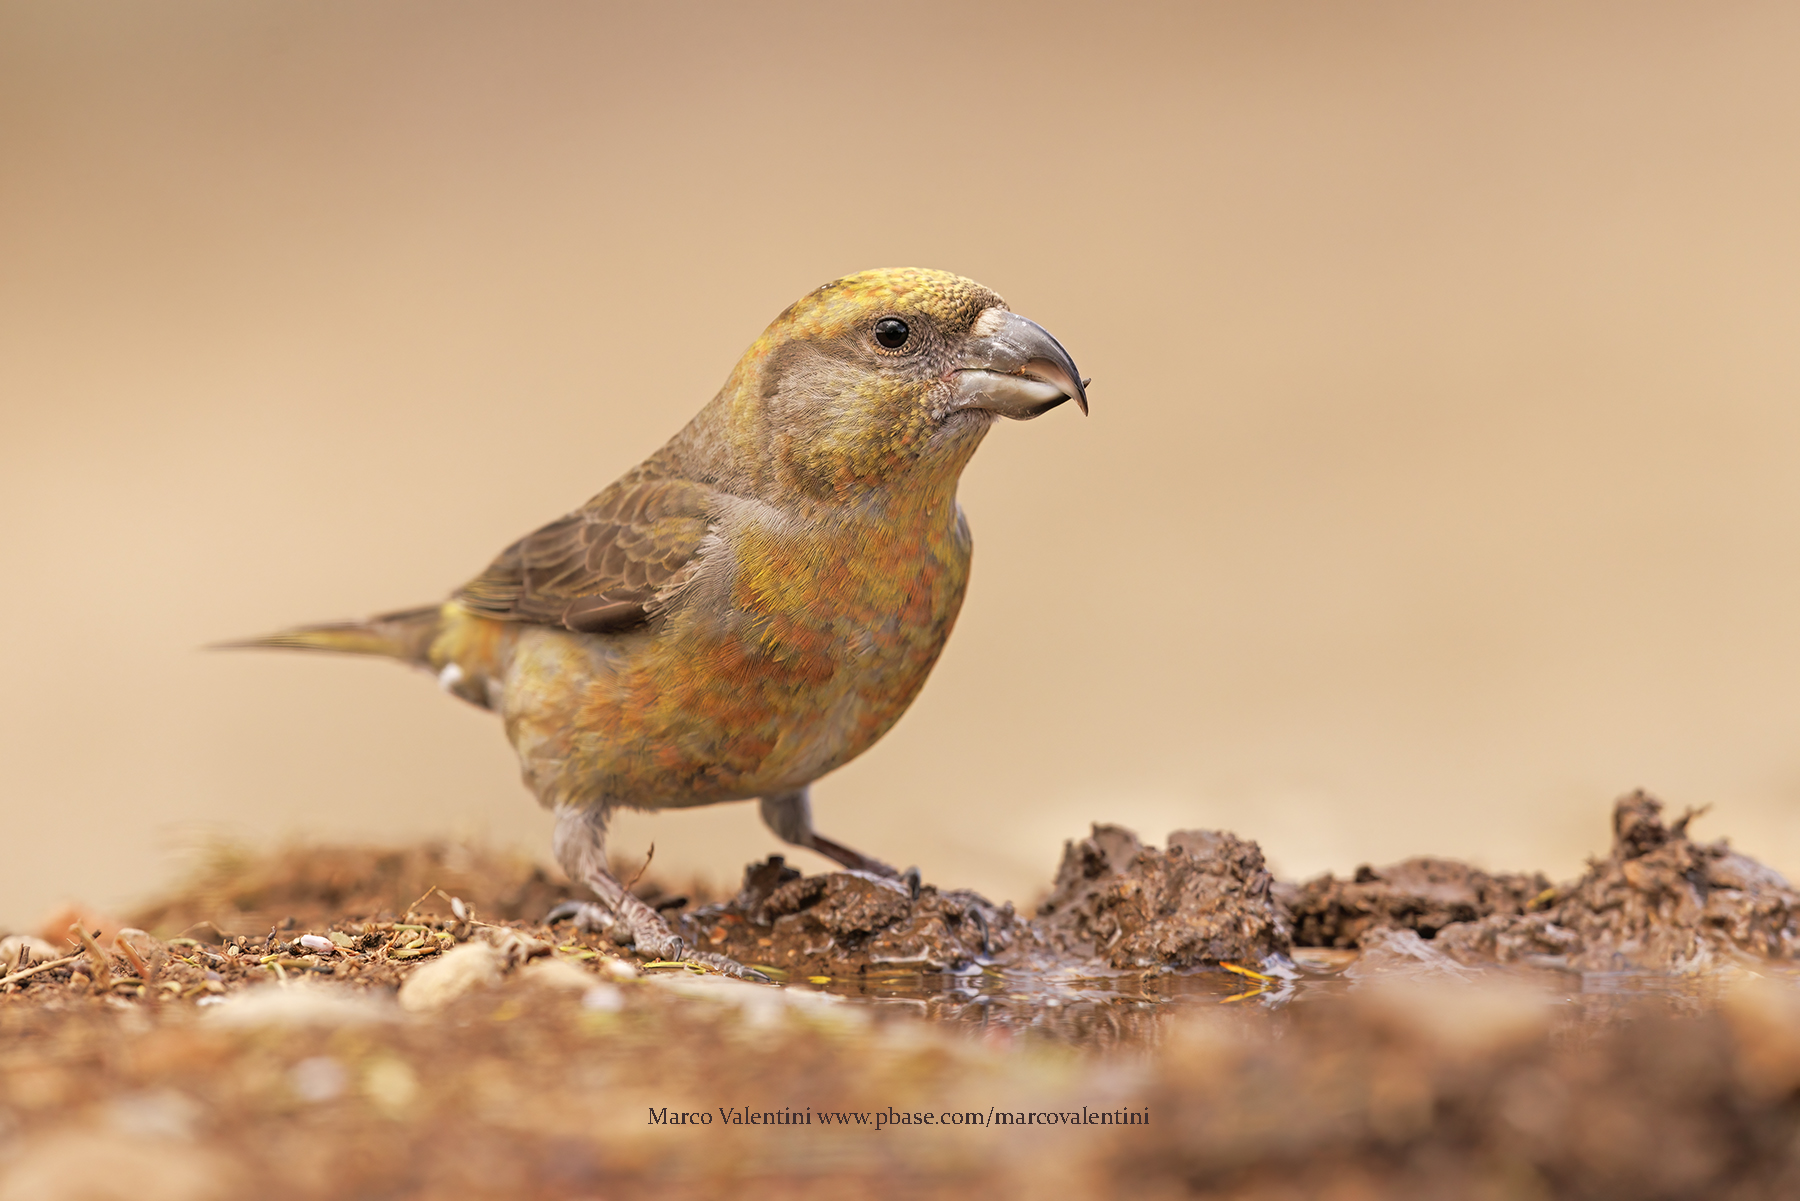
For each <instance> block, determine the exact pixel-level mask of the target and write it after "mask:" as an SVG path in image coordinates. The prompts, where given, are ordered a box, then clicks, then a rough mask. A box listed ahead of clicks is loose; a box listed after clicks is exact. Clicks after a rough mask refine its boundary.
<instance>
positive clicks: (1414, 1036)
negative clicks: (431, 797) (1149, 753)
mask: <svg viewBox="0 0 1800 1201" xmlns="http://www.w3.org/2000/svg"><path fill="white" fill-rule="evenodd" d="M1690 816H1691V815H1690ZM1688 823H1689V818H1688V817H1684V818H1681V819H1679V820H1677V821H1674V822H1672V823H1670V822H1666V821H1665V820H1664V819H1663V816H1662V810H1661V806H1660V805H1659V804H1658V803H1657V802H1656V801H1655V800H1654V799H1652V798H1650V797H1647V796H1644V795H1642V794H1633V795H1632V796H1629V797H1626V798H1623V799H1622V800H1621V801H1620V802H1619V803H1618V806H1617V807H1616V809H1615V823H1614V824H1615V840H1614V845H1613V847H1612V849H1611V852H1610V853H1609V854H1608V856H1607V857H1606V858H1604V859H1599V860H1596V861H1595V862H1593V863H1592V864H1590V866H1589V869H1588V871H1587V872H1586V873H1585V874H1584V875H1583V876H1582V877H1581V878H1580V879H1578V880H1575V881H1571V882H1569V883H1567V884H1563V885H1557V886H1554V887H1551V886H1549V885H1548V884H1547V883H1546V882H1544V881H1543V880H1542V879H1541V878H1540V877H1536V876H1532V875H1529V874H1518V875H1510V876H1509V875H1492V874H1488V873H1484V872H1480V871H1477V870H1475V869H1473V868H1470V867H1468V866H1466V865H1462V864H1456V863H1452V862H1449V861H1445V860H1419V859H1415V860H1409V861H1407V862H1406V863H1403V864H1399V865H1395V866H1394V867H1390V868H1381V869H1364V870H1361V871H1359V872H1357V873H1356V876H1355V878H1354V879H1352V880H1349V881H1338V880H1334V879H1332V878H1330V877H1324V878H1321V879H1319V880H1314V881H1309V882H1307V883H1305V884H1302V885H1280V884H1278V883H1276V882H1275V881H1273V880H1272V879H1271V878H1270V875H1269V872H1268V870H1267V868H1266V866H1265V865H1264V863H1263V860H1262V856H1261V853H1260V851H1259V849H1258V848H1257V847H1256V845H1255V844H1254V843H1253V842H1249V841H1247V840H1244V839H1241V838H1238V837H1236V836H1233V835H1230V834H1225V833H1217V832H1196V831H1186V832H1179V831H1178V832H1176V833H1175V834H1172V835H1170V837H1169V838H1168V839H1167V840H1166V846H1165V847H1163V848H1157V847H1154V846H1146V845H1145V844H1143V843H1142V842H1141V841H1140V840H1139V839H1138V838H1137V837H1136V835H1134V834H1132V833H1131V832H1130V831H1127V830H1124V829H1122V828H1119V827H1116V826H1105V825H1097V826H1095V827H1094V829H1093V830H1092V832H1091V833H1090V834H1089V835H1088V836H1087V837H1086V838H1083V839H1079V840H1075V841H1072V842H1071V843H1070V844H1068V846H1067V847H1066V848H1065V851H1064V855H1063V861H1062V864H1061V866H1060V868H1059V870H1058V872H1057V875H1056V878H1055V881H1054V883H1053V885H1052V887H1051V889H1050V891H1049V894H1048V896H1047V898H1046V900H1045V901H1044V902H1043V904H1042V905H1041V906H1040V907H1039V908H1038V910H1037V911H1036V912H1035V913H1034V914H1032V915H1031V916H1029V917H1025V916H1022V915H1020V914H1018V913H1015V912H1014V910H1013V909H1012V907H1011V906H1008V905H995V904H993V903H992V902H989V901H987V900H986V899H984V898H982V897H979V896H977V895H976V894H974V893H971V892H968V891H966V890H954V889H940V888H936V887H933V886H930V885H926V886H924V887H921V888H920V889H919V890H918V892H917V894H916V895H914V893H913V892H912V890H911V889H910V888H909V887H908V886H906V885H905V884H900V883H896V882H894V881H889V880H885V879H880V878H876V877H870V876H863V875H859V874H857V873H851V872H833V873H828V874H824V875H819V876H810V877H807V876H801V875H800V874H799V873H797V872H795V871H793V870H792V869H791V868H789V867H788V866H787V865H786V864H785V863H784V862H782V861H781V860H780V859H779V858H772V859H770V860H768V861H765V862H763V863H760V864H755V865H752V867H751V868H750V869H749V870H748V871H747V872H746V878H745V882H744V886H743V887H742V889H740V891H739V893H738V894H737V895H736V896H734V897H732V898H729V899H726V900H721V901H718V902H712V903H709V902H707V900H706V898H704V897H702V896H699V895H698V894H695V893H693V892H692V891H691V890H690V891H688V892H687V893H686V895H685V896H678V895H676V894H675V893H674V892H673V891H671V890H667V889H664V888H658V887H656V886H652V885H640V886H639V891H640V894H641V895H645V896H646V897H647V898H649V899H651V900H652V903H654V904H659V905H663V906H665V907H666V910H665V911H666V913H667V915H668V916H669V917H670V918H671V920H673V921H674V922H676V923H677V924H678V925H679V926H680V927H681V929H682V931H683V932H684V934H685V935H686V936H687V937H689V938H690V939H691V940H692V941H693V942H694V944H695V945H696V946H699V947H701V948H703V949H707V950H716V951H721V952H723V953H725V954H727V955H730V956H733V957H735V958H737V959H739V960H740V961H741V962H746V963H755V964H759V965H761V966H762V967H763V969H764V970H765V971H766V973H767V974H768V975H770V976H771V977H773V978H775V979H776V980H778V981H780V982H781V983H780V984H779V985H778V986H771V985H768V984H757V983H749V982H743V981H737V980H730V979H726V978H724V977H721V976H717V975H713V974H708V973H704V972H697V971H694V970H690V969H687V968H682V967H677V966H669V967H663V966H658V965H656V964H647V963H645V962H643V961H642V959H641V958H640V957H638V956H635V955H633V954H631V953H630V952H629V950H626V949H622V948H619V947H616V946H613V945H612V944H611V943H610V941H608V940H606V939H605V938H603V937H600V936H595V935H588V934H582V933H579V932H577V931H575V930H574V928H573V927H572V926H571V925H568V924H560V925H558V926H556V927H554V928H552V927H547V926H544V925H543V924H541V921H540V917H541V915H542V914H543V913H544V912H545V911H547V910H548V909H549V908H550V907H551V906H552V905H553V904H554V903H555V902H556V901H558V900H561V899H563V898H564V897H566V896H567V895H569V890H568V889H567V887H566V885H564V884H563V883H562V882H560V881H559V880H558V879H557V878H556V877H555V876H554V875H552V874H549V873H547V872H545V871H544V870H543V869H541V868H538V867H536V866H535V865H533V864H531V863H529V862H527V861H524V860H522V859H515V858H509V857H507V856H504V855H498V854H493V853H490V852H485V851H482V850H480V849H478V848H469V847H459V846H455V845H449V844H446V845H438V846H426V847H416V848H411V849H405V850H394V851H378V850H370V849H367V848H320V847H312V848H294V847H290V848H285V849H282V850H279V851H276V852H272V853H269V854H266V855H242V854H239V855H221V856H218V857H215V859H214V860H213V861H212V862H211V863H209V864H208V865H206V866H205V867H204V868H203V869H202V870H200V871H199V872H197V873H196V874H195V876H194V877H193V879H191V880H190V881H188V882H186V883H185V884H183V885H181V886H180V887H178V888H176V889H174V890H173V891H171V892H170V893H169V894H168V895H167V896H165V897H163V898H161V899H160V900H158V901H156V902H155V903H154V904H151V905H149V906H146V907H145V908H144V909H143V910H142V911H140V912H138V913H136V914H134V915H132V917H131V920H132V922H133V923H135V928H133V927H125V928H123V929H116V930H115V929H105V928H101V929H99V930H98V931H96V930H95V929H93V928H92V926H88V927H84V928H82V929H80V930H79V931H76V932H69V931H66V928H65V931H63V932H58V931H54V930H46V931H42V932H40V934H42V935H46V936H49V937H48V938H46V939H39V940H33V939H29V938H24V937H12V938H8V939H6V940H4V942H0V956H3V957H4V962H3V963H0V969H4V973H5V974H7V975H9V976H13V977H14V978H12V979H10V980H9V982H8V983H5V984H0V1201H13V1199H15V1198H26V1197H29V1198H34V1199H48V1201H57V1199H61V1198H67V1199H71V1201H73V1199H76V1198H89V1199H92V1198H101V1199H110V1198H127V1197H128V1198H131V1199H132V1201H158V1199H160V1198H164V1197H167V1198H182V1199H184V1201H185V1199H188V1198H197V1199H201V1201H204V1199H206V1198H214V1197H216V1198H227V1197H238V1196H242V1195H244V1194H245V1193H247V1192H249V1191H251V1190H252V1189H254V1190H255V1191H256V1192H257V1193H258V1194H259V1195H262V1196H265V1197H267V1198H270V1199H271V1201H280V1199H283V1198H289V1197H292V1198H315V1197H318V1198H322V1197H332V1198H338V1197H343V1198H371V1199H373V1198H427V1197H430V1198H461V1197H469V1198H487V1197H496V1198H497V1197H509V1198H535V1197H545V1198H595V1197H608V1198H635V1197H640V1196H641V1197H650V1196H655V1197H659V1198H668V1197H675V1198H680V1197H689V1196H693V1197H700V1196H717V1195H723V1194H732V1193H764V1192H774V1191H776V1190H780V1191H781V1192H783V1193H784V1194H794V1195H799V1196H813V1195H819V1196H824V1195H826V1194H828V1193H829V1194H831V1195H834V1196H836V1195H843V1193H844V1192H845V1191H846V1190H855V1191H856V1193H858V1194H866V1195H870V1196H875V1197H886V1196H896V1197H898V1196H907V1197H918V1196H946V1197H948V1196H953V1195H954V1196H958V1197H962V1196H969V1195H989V1194H996V1195H1039V1194H1042V1195H1056V1196H1068V1197H1090V1196H1091V1197H1101V1196H1113V1195H1121V1194H1125V1195H1143V1196H1147V1197H1172V1196H1177V1195H1190V1196H1203V1197H1233V1198H1259V1199H1260V1198H1270V1199H1274V1198H1288V1197H1313V1196H1320V1197H1342V1198H1352V1197H1356V1198H1361V1197H1369V1198H1377V1197H1379V1198H1415V1197H1416V1198H1427V1197H1446V1196H1454V1197H1520V1198H1527V1197H1529V1198H1563V1197H1567V1198H1612V1197H1620V1198H1624V1197H1631V1198H1665V1197H1666V1198H1690V1197H1691V1198H1712V1197H1732V1198H1746V1199H1752V1198H1764V1197H1768V1198H1775V1197H1787V1196H1795V1195H1800V964H1796V963H1795V958H1796V949H1797V948H1800V933H1797V931H1796V921H1795V909H1794V899H1795V898H1794V894H1793V893H1792V892H1791V891H1790V890H1789V888H1788V886H1787V884H1786V883H1785V881H1783V880H1782V879H1781V878H1780V877H1779V876H1778V875H1777V874H1776V873H1774V872H1773V871H1771V870H1770V869H1768V868H1766V867H1764V866H1762V865H1760V864H1757V863H1756V862H1755V861H1753V860H1751V859H1748V858H1746V857H1744V856H1742V855H1740V854H1738V853H1736V852H1734V851H1732V850H1730V849H1729V848H1728V847H1727V846H1726V845H1725V844H1724V843H1722V842H1718V843H1697V842H1694V841H1693V840H1692V839H1690V838H1689V836H1688V833H1687V830H1688ZM626 875H627V876H629V871H627V873H626ZM19 973H25V974H23V975H20V974H19ZM921 1019H923V1020H921ZM734 1114H735V1115H736V1116H739V1117H742V1116H744V1115H745V1114H749V1115H754V1120H746V1121H744V1122H741V1123H740V1122H738V1121H734V1120H733V1118H734ZM657 1115H661V1116H660V1117H658V1116H657ZM669 1115H674V1117H673V1118H670V1117H669ZM828 1115H829V1116H828ZM1067 1115H1072V1116H1067ZM928 1117H929V1118H930V1121H929V1122H927V1120H926V1119H927V1118H928ZM702 1118H705V1119H707V1121H706V1122H705V1123H702ZM1139 1119H1142V1120H1139ZM1070 1125H1074V1126H1078V1127H1079V1129H1070V1128H1069V1126H1070Z"/></svg>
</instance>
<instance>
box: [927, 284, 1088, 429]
mask: <svg viewBox="0 0 1800 1201" xmlns="http://www.w3.org/2000/svg"><path fill="white" fill-rule="evenodd" d="M971 335H972V336H971V337H970V339H969V341H968V342H967V344H965V345H964V347H963V353H962V355H961V357H960V358H958V359H957V361H956V369H955V376H956V380H955V385H956V399H955V401H954V402H953V403H952V405H951V407H952V408H953V409H982V410H985V411H986V412H989V413H996V414H998V415H999V416H1001V417H1011V418H1012V419H1013V420H1014V421H1029V420H1031V419H1032V418H1033V417H1036V416H1039V415H1040V414H1043V413H1048V412H1049V411H1050V410H1051V409H1054V408H1055V407H1056V406H1057V405H1059V404H1061V403H1062V402H1063V401H1065V400H1071V399H1072V400H1074V402H1075V403H1076V404H1078V405H1080V406H1081V411H1082V412H1083V413H1086V412H1087V407H1088V405H1087V383H1088V381H1086V380H1084V379H1082V378H1081V373H1080V372H1079V371H1077V370H1076V369H1075V360H1074V359H1071V358H1070V357H1069V352H1068V351H1066V350H1064V349H1063V348H1062V343H1061V342H1058V341H1057V340H1056V339H1055V338H1053V337H1051V336H1050V331H1049V330H1047V329H1045V328H1044V327H1043V326H1041V325H1039V324H1038V323H1037V322H1035V321H1029V320H1027V319H1025V318H1024V317H1021V316H1019V315H1018V314H1017V313H1012V312H1008V311H1007V310H1006V309H1002V308H991V309H988V310H987V311H986V312H984V313H983V314H982V315H981V317H980V318H979V319H978V320H977V321H976V322H975V327H974V329H973V330H972V331H971Z"/></svg>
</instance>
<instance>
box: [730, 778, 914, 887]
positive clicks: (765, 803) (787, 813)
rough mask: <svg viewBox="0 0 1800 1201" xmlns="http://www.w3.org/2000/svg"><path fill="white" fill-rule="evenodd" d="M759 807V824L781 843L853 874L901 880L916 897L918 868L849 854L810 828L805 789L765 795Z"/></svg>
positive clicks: (846, 850) (836, 843)
mask: <svg viewBox="0 0 1800 1201" xmlns="http://www.w3.org/2000/svg"><path fill="white" fill-rule="evenodd" d="M758 804H759V805H760V806H761V807H762V819H763V824H764V825H766V826H768V827H769V829H771V830H773V831H775V836H776V837H777V838H780V839H781V840H782V841H783V842H789V843H792V844H793V845H795V846H797V847H805V848H806V849H807V850H809V851H817V852H818V853H819V854H821V855H823V856H825V858H827V859H830V860H831V861H832V862H834V863H841V864H842V865H844V866H845V867H847V868H849V869H850V870H851V871H853V872H869V873H870V874H872V875H876V876H887V877H889V878H890V879H894V880H903V881H905V882H906V884H907V886H908V887H909V888H910V889H911V890H912V894H913V897H914V898H915V899H916V898H917V897H918V895H919V869H918V868H916V867H909V868H907V869H906V870H905V871H903V872H897V871H895V870H894V869H893V868H891V867H889V866H888V865H887V864H885V863H883V862H882V861H881V860H879V859H871V858H870V857H869V856H867V855H865V854H863V853H862V852H860V851H853V850H851V849H850V848H849V847H847V846H845V845H844V844H843V843H841V842H833V841H832V840H831V839H829V838H826V837H825V836H824V835H823V834H820V833H819V832H818V831H816V830H814V829H813V824H812V801H811V800H810V799H809V798H808V797H807V794H806V789H804V788H797V789H795V790H794V791H793V792H781V793H776V794H775V795H774V796H766V797H763V798H762V799H761V801H759V802H758Z"/></svg>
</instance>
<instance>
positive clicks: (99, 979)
mask: <svg viewBox="0 0 1800 1201" xmlns="http://www.w3.org/2000/svg"><path fill="white" fill-rule="evenodd" d="M69 933H71V934H73V935H74V936H75V938H76V940H77V941H78V942H80V943H81V946H82V949H83V950H85V951H86V952H87V956H88V959H89V960H90V961H91V962H92V964H93V967H94V989H95V991H96V992H106V991H107V990H108V989H110V988H111V987H112V960H110V959H108V958H107V957H106V952H105V951H102V950H101V949H100V944H99V943H97V942H95V941H94V936H93V935H92V934H89V933H88V932H87V930H86V929H85V928H83V926H82V924H81V923H80V922H75V923H73V924H72V925H70V927H69Z"/></svg>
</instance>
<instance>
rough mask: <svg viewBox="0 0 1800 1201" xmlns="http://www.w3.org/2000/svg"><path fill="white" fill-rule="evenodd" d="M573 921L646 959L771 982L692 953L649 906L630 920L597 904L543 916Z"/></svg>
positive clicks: (570, 904) (721, 959)
mask: <svg viewBox="0 0 1800 1201" xmlns="http://www.w3.org/2000/svg"><path fill="white" fill-rule="evenodd" d="M571 918H572V919H574V922H575V927H576V929H579V930H586V931H588V932H589V933H591V934H604V935H606V936H607V937H609V938H611V939H612V940H613V941H614V942H615V943H617V944H619V945H620V946H629V947H633V948H635V949H636V950H637V952H638V954H640V955H643V956H644V957H646V958H647V959H651V960H662V961H663V962H666V963H698V964H703V965H705V966H706V967H710V968H712V969H713V970H714V971H716V972H719V973H721V974H723V975H727V976H732V977H735V978H736V979H739V980H757V981H761V982H763V983H767V982H768V980H769V978H768V977H767V976H765V975H763V974H762V973H761V972H759V971H757V970H756V969H755V968H751V967H745V966H744V965H743V964H741V963H739V962H738V961H737V960H735V959H728V958H726V957H725V956H724V955H715V954H713V953H712V952H710V951H689V950H687V943H686V942H685V941H683V939H682V938H681V936H680V935H679V934H676V933H675V932H674V931H673V930H671V929H669V927H668V924H667V923H665V922H664V921H663V920H662V918H661V917H660V916H658V915H657V913H656V912H655V911H654V910H652V909H651V908H649V906H641V907H638V906H634V907H633V908H632V910H631V913H630V915H629V916H624V915H620V914H616V913H614V912H613V911H612V910H611V909H609V908H607V907H606V906H605V905H603V904H601V903H600V902H598V901H564V902H563V903H562V904H560V905H558V906H556V908H554V909H552V910H551V911H550V912H549V913H547V914H545V915H544V923H545V924H546V925H555V924H556V923H557V922H562V921H568V920H570V919H571Z"/></svg>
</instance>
